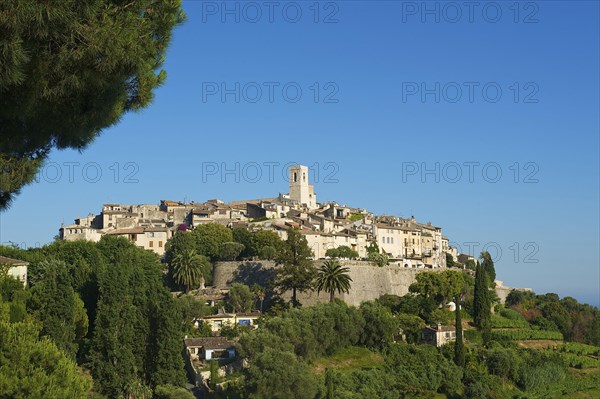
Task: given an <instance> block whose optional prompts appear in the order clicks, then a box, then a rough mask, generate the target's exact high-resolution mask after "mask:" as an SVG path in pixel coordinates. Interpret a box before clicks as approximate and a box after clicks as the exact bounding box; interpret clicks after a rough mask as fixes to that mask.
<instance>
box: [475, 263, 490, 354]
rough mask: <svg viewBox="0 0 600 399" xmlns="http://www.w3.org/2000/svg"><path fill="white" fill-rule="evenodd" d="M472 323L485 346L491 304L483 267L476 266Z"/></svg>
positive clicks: (487, 341)
mask: <svg viewBox="0 0 600 399" xmlns="http://www.w3.org/2000/svg"><path fill="white" fill-rule="evenodd" d="M473 322H474V324H475V326H476V327H477V328H478V329H479V330H480V331H481V334H482V337H483V341H484V343H485V344H486V345H487V344H488V343H489V341H490V339H491V337H490V336H491V324H492V322H491V303H490V298H489V280H488V277H487V273H486V272H485V269H484V268H483V265H477V269H476V271H475V293H474V297H473Z"/></svg>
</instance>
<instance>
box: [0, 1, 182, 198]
mask: <svg viewBox="0 0 600 399" xmlns="http://www.w3.org/2000/svg"><path fill="white" fill-rule="evenodd" d="M0 16H1V24H0V26H1V27H0V33H1V37H2V41H0V171H1V172H2V173H1V176H2V179H1V180H0V209H2V208H4V207H6V206H7V205H8V204H9V203H10V201H11V199H12V198H13V196H14V195H15V194H18V193H19V191H20V189H21V188H22V187H23V186H24V185H26V184H29V183H31V182H32V181H33V179H34V177H35V174H36V172H37V170H38V168H39V167H40V166H41V165H42V163H43V161H44V159H45V158H46V157H47V155H48V154H49V152H50V150H51V149H52V148H54V147H56V148H59V149H62V148H75V149H83V148H85V147H86V146H87V145H88V144H89V143H90V142H92V141H93V140H94V138H95V137H96V136H97V135H98V134H100V133H101V132H102V130H104V129H106V128H107V127H110V126H111V125H114V124H115V123H117V122H118V121H119V119H120V118H121V117H122V116H123V114H125V113H127V112H129V111H135V110H139V109H142V108H144V107H146V106H147V105H148V104H149V103H150V102H151V100H152V97H153V90H154V89H155V88H156V87H158V86H159V85H161V84H162V83H163V82H164V81H165V79H166V73H165V71H164V70H161V69H160V68H161V67H162V65H163V62H164V59H165V53H166V49H167V46H168V44H169V42H170V40H171V36H172V30H173V28H174V27H175V26H176V25H178V24H180V23H181V22H182V21H183V20H184V18H185V15H184V13H183V11H182V8H181V1H180V0H165V1H158V2H157V1H151V0H142V1H132V2H123V1H116V0H91V1H85V2H80V1H73V0H68V1H60V2H43V1H37V0H20V1H19V2H18V7H15V3H14V2H10V1H3V2H0Z"/></svg>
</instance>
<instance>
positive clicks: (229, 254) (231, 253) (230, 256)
mask: <svg viewBox="0 0 600 399" xmlns="http://www.w3.org/2000/svg"><path fill="white" fill-rule="evenodd" d="M242 251H244V244H240V243H238V242H224V243H222V244H221V254H220V255H219V257H220V258H221V259H223V260H235V259H237V257H238V256H240V254H241V253H242Z"/></svg>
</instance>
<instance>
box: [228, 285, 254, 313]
mask: <svg viewBox="0 0 600 399" xmlns="http://www.w3.org/2000/svg"><path fill="white" fill-rule="evenodd" d="M254 298H255V296H254V294H253V293H252V291H251V290H250V287H248V286H247V285H245V284H240V283H233V284H232V285H231V288H230V289H229V294H228V295H227V303H228V305H229V306H230V307H231V308H232V309H233V312H234V313H238V312H241V313H243V312H249V311H251V310H252V307H253V306H254Z"/></svg>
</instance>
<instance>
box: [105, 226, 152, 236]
mask: <svg viewBox="0 0 600 399" xmlns="http://www.w3.org/2000/svg"><path fill="white" fill-rule="evenodd" d="M143 232H144V228H143V227H133V228H131V229H115V230H108V231H107V232H106V233H105V234H116V235H119V234H142V233H143Z"/></svg>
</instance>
